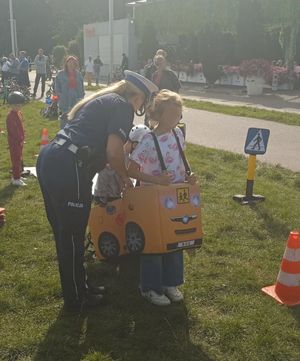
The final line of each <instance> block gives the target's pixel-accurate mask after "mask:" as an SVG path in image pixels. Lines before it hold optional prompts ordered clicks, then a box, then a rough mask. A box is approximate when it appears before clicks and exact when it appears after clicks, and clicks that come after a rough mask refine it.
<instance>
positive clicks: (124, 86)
mask: <svg viewBox="0 0 300 361" xmlns="http://www.w3.org/2000/svg"><path fill="white" fill-rule="evenodd" d="M109 93H116V94H119V95H121V96H122V97H124V98H125V99H129V98H130V97H132V96H135V95H137V94H144V93H143V92H142V91H141V90H140V89H139V88H138V87H136V86H135V85H134V84H131V83H130V82H127V81H125V80H121V81H119V82H118V83H115V84H113V85H111V86H109V87H107V88H105V89H101V90H99V91H97V92H96V93H94V94H91V95H90V96H88V97H86V98H84V99H82V100H80V101H79V102H78V103H77V104H75V105H74V107H73V108H72V109H71V110H70V112H69V113H68V120H69V121H72V120H73V119H74V118H75V115H76V113H77V112H78V110H79V109H81V108H82V107H83V106H84V105H85V104H86V103H88V102H89V101H91V100H93V99H96V98H98V97H99V96H101V95H104V94H109ZM142 108H144V106H143V107H142ZM143 111H144V110H143Z"/></svg>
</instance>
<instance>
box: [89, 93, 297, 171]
mask: <svg viewBox="0 0 300 361" xmlns="http://www.w3.org/2000/svg"><path fill="white" fill-rule="evenodd" d="M193 89H194V90H193ZM193 89H192V90H191V89H187V88H186V89H185V90H184V94H186V95H189V94H190V92H191V91H194V92H196V91H197V92H201V89H200V90H199V89H195V87H193ZM229 91H231V92H232V91H233V90H230V89H229ZM235 91H236V90H235ZM87 93H88V94H90V93H91V92H87ZM205 94H206V95H205V100H209V101H216V99H215V98H207V97H208V94H207V93H205ZM215 94H216V93H215ZM220 94H221V96H222V98H224V99H223V100H222V102H223V103H226V104H231V105H232V103H235V101H236V100H235V99H233V97H232V96H231V98H230V99H231V100H230V99H229V100H225V97H230V96H229V95H228V94H227V93H226V92H223V93H219V95H220ZM285 96H286V97H287V96H288V95H287V94H286V95H285ZM290 96H292V95H290ZM193 97H195V98H196V99H198V100H199V99H201V96H196V95H193ZM293 97H294V98H295V104H296V107H298V105H299V108H300V103H299V104H298V101H296V98H297V99H298V97H297V96H296V95H293ZM202 98H203V97H202ZM219 98H220V96H219ZM255 98H258V99H257V103H252V105H253V106H257V107H258V106H259V104H258V102H259V101H260V102H262V101H266V100H263V99H266V98H265V96H263V97H255ZM232 99H233V100H232ZM272 101H275V100H274V99H273V100H272ZM281 102H283V103H288V100H287V99H285V100H284V99H281V100H279V101H278V103H277V106H278V107H279V109H281V110H284V109H285V108H280V104H282V103H281ZM270 104H271V103H270ZM244 105H245V104H244ZM272 109H273V110H275V108H274V107H273V108H272ZM293 109H294V111H296V110H297V108H293ZM276 110H278V109H276ZM299 117H300V115H299ZM183 118H184V119H183V120H184V121H185V122H186V123H187V141H188V142H191V143H193V144H198V145H203V146H205V147H210V148H215V149H222V150H228V151H231V152H235V153H240V154H244V143H245V139H246V134H247V130H248V128H250V127H256V128H268V129H270V131H271V134H270V139H269V145H268V150H267V153H266V154H265V155H263V156H259V157H258V159H259V160H261V161H263V162H268V163H270V164H274V165H276V164H280V165H281V166H283V167H285V168H288V169H291V170H293V171H297V172H300V126H291V125H285V124H280V123H275V122H271V121H265V120H259V119H252V118H244V117H236V116H230V115H224V114H219V113H212V112H207V111H204V110H196V109H191V108H185V110H184V114H183ZM141 121H142V120H141V119H140V118H139V117H136V120H135V122H136V123H138V122H141Z"/></svg>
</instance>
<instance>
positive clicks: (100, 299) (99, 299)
mask: <svg viewBox="0 0 300 361" xmlns="http://www.w3.org/2000/svg"><path fill="white" fill-rule="evenodd" d="M104 303H105V298H104V296H103V295H92V294H87V296H86V299H85V301H84V306H85V307H97V306H100V305H103V304H104Z"/></svg>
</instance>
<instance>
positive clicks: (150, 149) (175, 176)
mask: <svg viewBox="0 0 300 361" xmlns="http://www.w3.org/2000/svg"><path fill="white" fill-rule="evenodd" d="M175 131H176V134H177V136H178V138H179V141H180V144H181V147H182V149H184V137H183V134H182V131H181V130H180V129H179V128H175ZM157 140H158V143H159V146H160V150H161V153H162V157H163V160H164V163H165V165H166V168H167V172H168V173H170V174H171V182H172V183H179V182H183V181H184V180H185V167H184V164H183V160H182V158H181V155H180V152H179V149H178V145H177V142H176V139H175V137H174V135H173V133H172V132H169V133H166V134H161V135H158V136H157ZM130 159H131V160H133V161H134V162H136V163H137V164H139V165H140V170H141V172H142V173H145V174H149V175H152V176H159V175H161V174H162V169H161V165H160V162H159V158H158V155H157V152H156V148H155V144H154V140H153V137H152V135H151V134H150V133H148V134H146V135H144V137H143V138H142V140H141V142H140V143H139V144H138V145H137V146H136V148H135V150H134V151H133V152H132V153H131V155H130ZM143 184H145V183H143Z"/></svg>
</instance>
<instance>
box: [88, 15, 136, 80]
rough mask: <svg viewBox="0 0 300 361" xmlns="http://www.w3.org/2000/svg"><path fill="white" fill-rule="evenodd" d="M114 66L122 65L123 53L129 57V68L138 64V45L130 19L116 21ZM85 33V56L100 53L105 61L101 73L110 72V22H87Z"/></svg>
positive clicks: (94, 56)
mask: <svg viewBox="0 0 300 361" xmlns="http://www.w3.org/2000/svg"><path fill="white" fill-rule="evenodd" d="M113 27H114V59H113V60H114V67H117V66H120V65H121V62H122V53H125V54H126V55H127V56H128V58H129V68H131V69H134V68H135V66H136V57H137V55H136V45H135V38H134V32H133V24H132V23H131V22H130V20H129V19H127V18H126V19H121V20H115V21H114V26H113ZM83 33H84V58H85V60H87V59H88V57H89V56H92V58H93V59H95V58H96V57H97V55H100V59H101V60H102V62H103V64H104V65H103V67H102V68H101V75H102V76H107V75H108V74H109V64H110V34H109V22H103V23H93V24H86V25H84V26H83Z"/></svg>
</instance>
